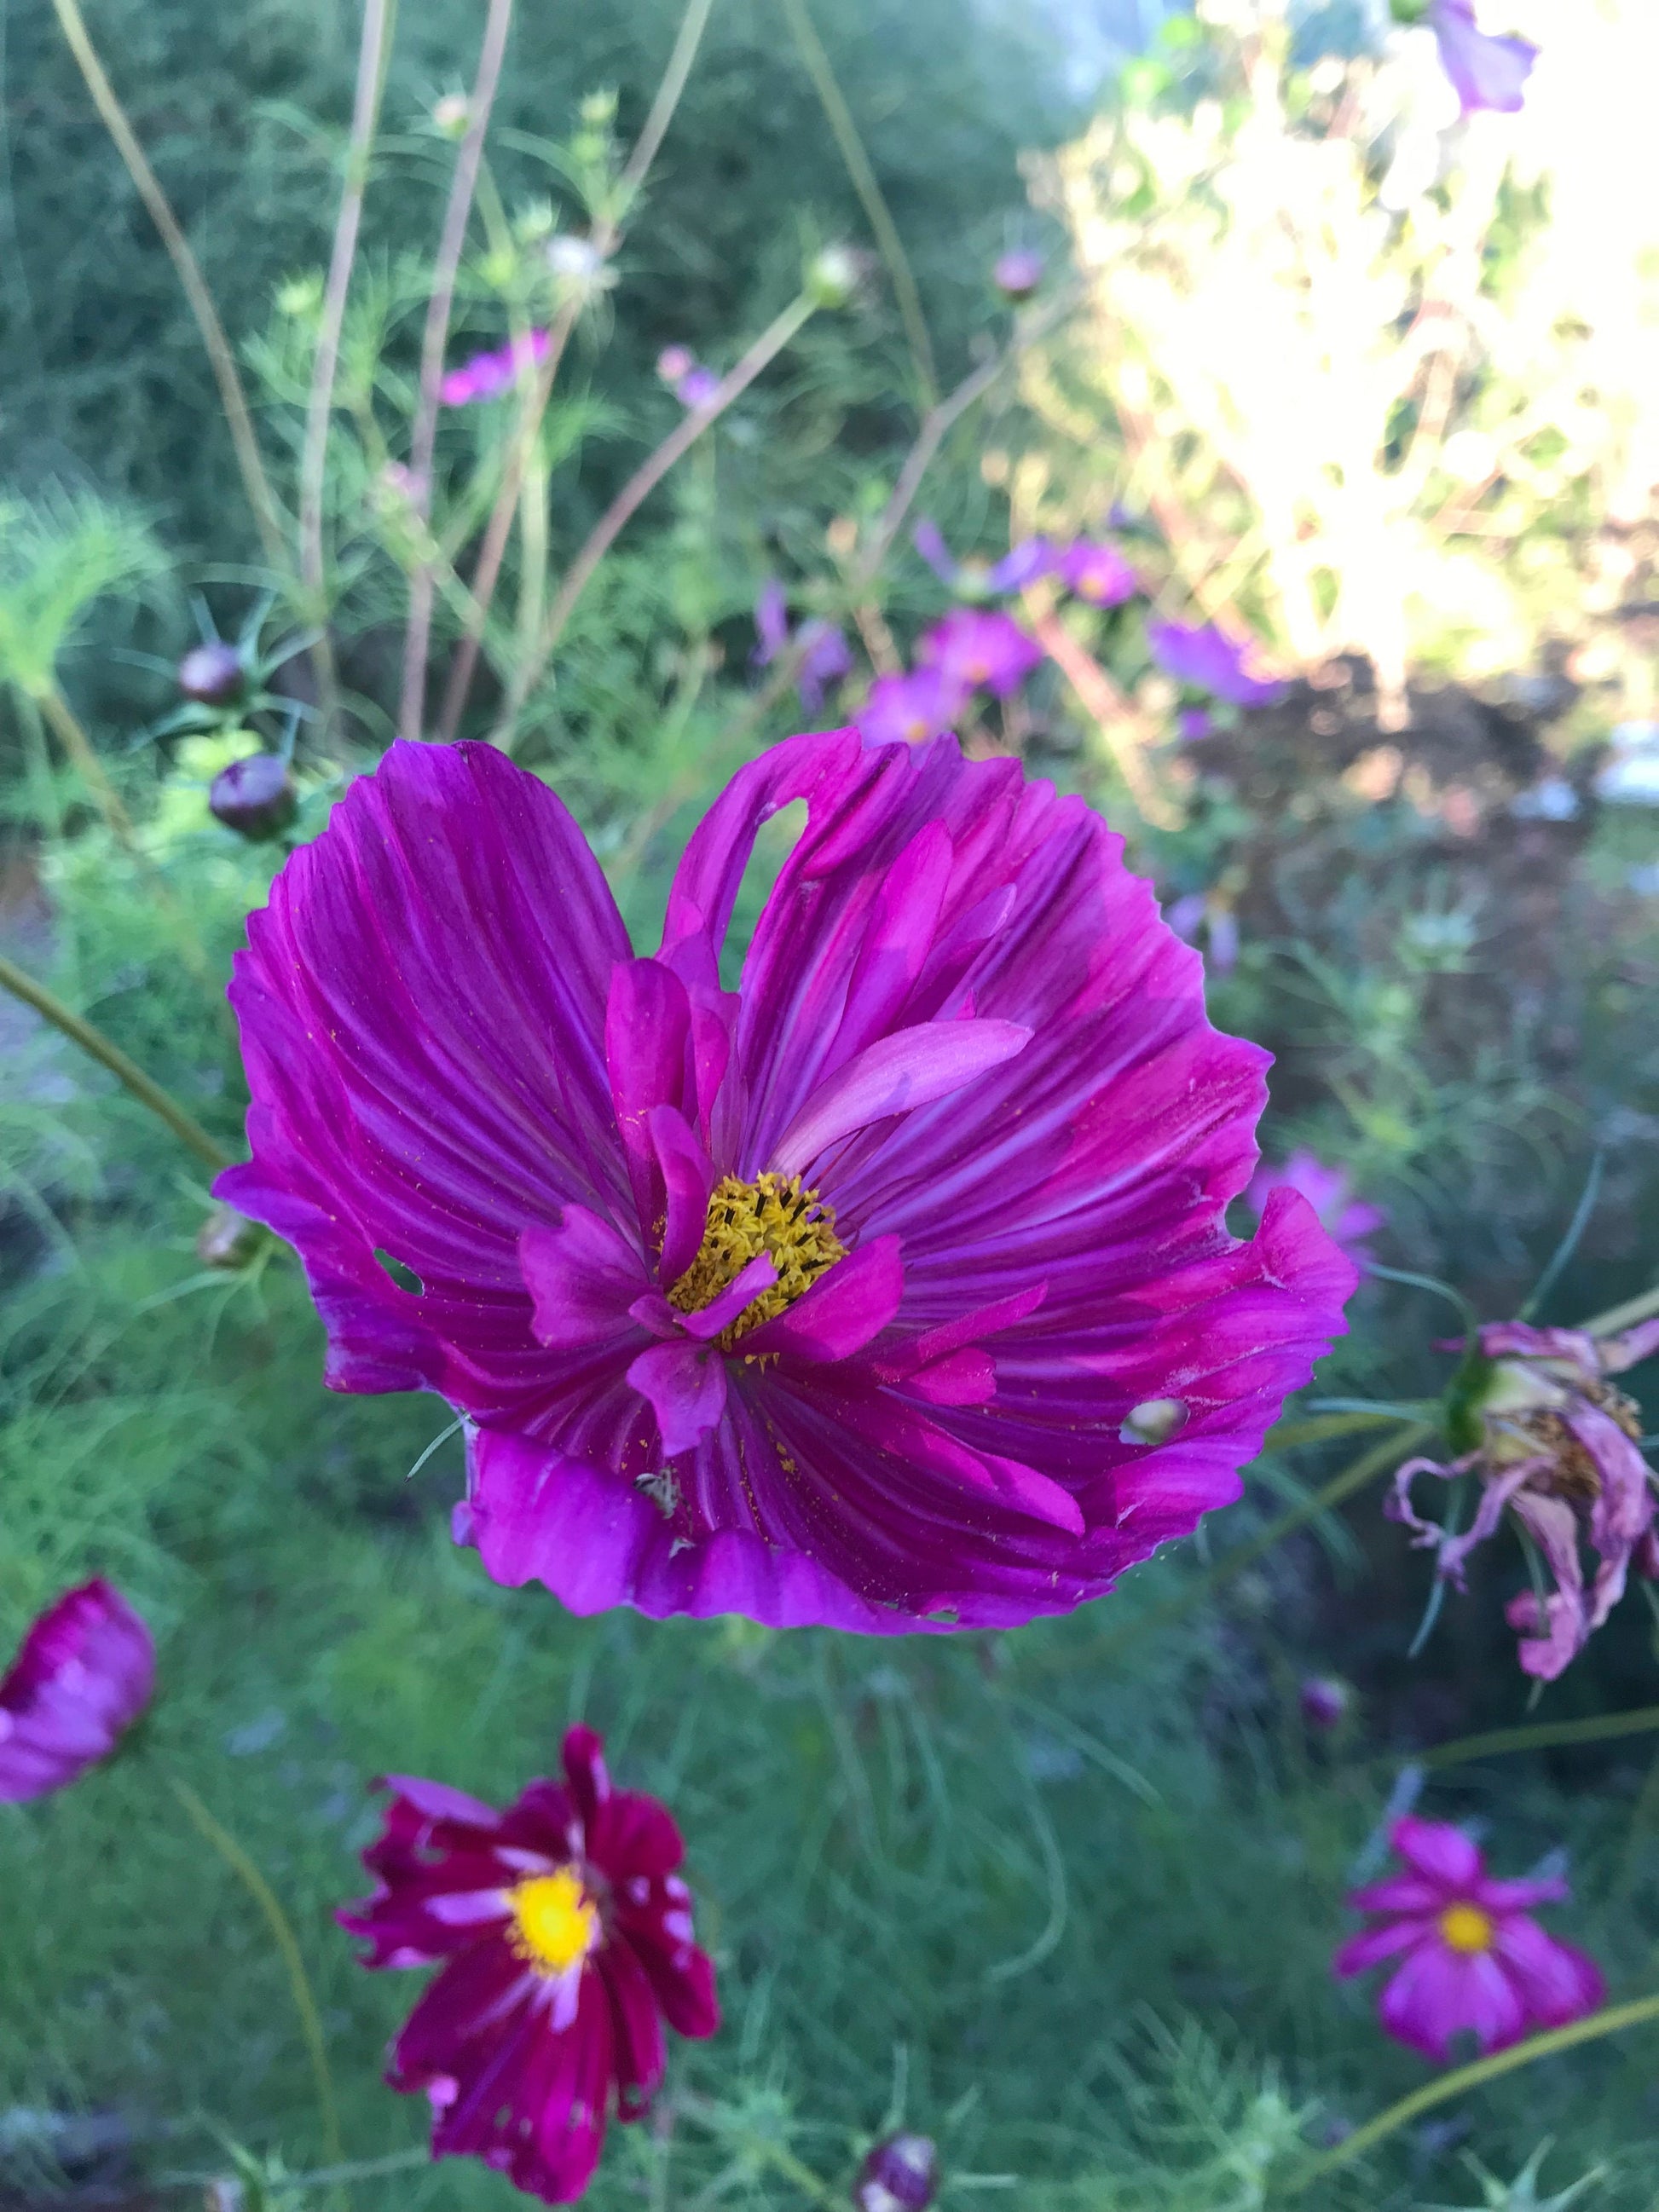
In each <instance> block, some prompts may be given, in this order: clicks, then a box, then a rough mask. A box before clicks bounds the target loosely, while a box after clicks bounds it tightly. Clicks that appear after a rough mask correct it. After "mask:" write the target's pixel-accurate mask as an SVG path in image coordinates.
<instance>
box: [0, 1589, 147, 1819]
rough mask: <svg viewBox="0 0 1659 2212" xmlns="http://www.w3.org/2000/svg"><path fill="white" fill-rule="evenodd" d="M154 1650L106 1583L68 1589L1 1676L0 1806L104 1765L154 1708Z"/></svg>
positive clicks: (144, 1630) (124, 1603)
mask: <svg viewBox="0 0 1659 2212" xmlns="http://www.w3.org/2000/svg"><path fill="white" fill-rule="evenodd" d="M154 1690H155V1645H154V1644H153V1643H152V1642H151V1641H150V1634H149V1629H148V1628H146V1627H145V1626H144V1624H143V1621H142V1620H140V1619H139V1617H138V1615H137V1613H135V1612H134V1611H133V1609H132V1607H131V1606H130V1605H129V1604H128V1603H127V1601H126V1600H125V1598H124V1597H123V1596H122V1595H121V1593H120V1591H119V1590H118V1589H115V1587H114V1586H113V1584H112V1583H106V1582H105V1581H103V1580H102V1579H101V1578H96V1579H94V1580H93V1581H92V1582H89V1583H81V1584H80V1586H79V1587H78V1588H77V1589H72V1590H65V1591H64V1595H63V1596H62V1597H60V1598H59V1599H58V1601H57V1603H56V1604H55V1605H52V1606H51V1607H48V1608H47V1610H46V1612H45V1613H42V1614H41V1616H40V1619H39V1620H37V1621H36V1622H35V1624H34V1626H33V1628H31V1629H30V1631H29V1632H28V1634H27V1636H26V1637H25V1638H23V1642H22V1645H21V1649H20V1650H19V1651H18V1654H17V1656H16V1658H15V1660H14V1661H13V1662H12V1663H11V1666H10V1667H9V1669H8V1670H7V1673H6V1675H5V1678H4V1680H0V1804H13V1805H15V1804H19V1803H21V1802H23V1801H24V1800H25V1799H27V1798H30V1797H44V1796H46V1795H47V1794H48V1793H49V1792H50V1791H52V1790H62V1789H63V1788H64V1786H65V1784H68V1783H70V1782H74V1781H76V1780H77V1779H78V1778H80V1776H82V1774H84V1773H85V1771H86V1770H87V1769H88V1767H89V1766H93V1765H96V1764H97V1762H98V1761H99V1760H100V1759H107V1758H108V1756H109V1754H110V1753H111V1752H112V1751H113V1750H114V1748H115V1747H116V1745H117V1744H118V1742H119V1741H120V1740H121V1738H122V1736H123V1735H125V1733H126V1731H127V1730H128V1729H130V1728H131V1726H132V1723H134V1721H136V1720H137V1717H138V1716H139V1714H140V1713H142V1712H143V1710H144V1708H145V1706H146V1705H148V1704H149V1701H150V1697H151V1694H152V1692H154Z"/></svg>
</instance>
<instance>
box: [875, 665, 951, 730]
mask: <svg viewBox="0 0 1659 2212" xmlns="http://www.w3.org/2000/svg"><path fill="white" fill-rule="evenodd" d="M967 703H968V695H967V693H966V692H965V691H964V690H963V687H962V685H961V684H957V683H954V682H951V681H949V680H947V678H945V672H944V671H943V670H942V669H939V668H916V669H913V670H912V671H910V673H909V674H908V676H878V678H876V680H875V682H874V683H873V684H872V685H871V686H870V696H869V697H868V698H867V699H866V701H865V702H864V707H863V710H862V712H861V713H860V715H859V727H860V730H861V731H862V732H864V734H865V736H866V738H869V739H870V741H871V743H872V744H906V745H919V744H924V743H925V742H926V741H927V739H928V738H937V737H942V736H943V735H944V734H945V732H947V731H948V730H950V729H951V728H952V727H953V726H955V724H956V722H957V719H958V717H959V716H960V714H961V713H962V710H963V708H964V707H965V706H966V705H967Z"/></svg>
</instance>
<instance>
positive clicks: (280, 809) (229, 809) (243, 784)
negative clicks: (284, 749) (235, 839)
mask: <svg viewBox="0 0 1659 2212" xmlns="http://www.w3.org/2000/svg"><path fill="white" fill-rule="evenodd" d="M299 805H300V801H299V795H298V793H296V792H295V788H294V779H293V777H292V776H290V775H289V772H288V763H287V762H286V761H285V760H283V759H282V758H281V757H280V756H279V755H277V754H276V753H250V754H249V755H248V757H247V758H246V760H239V761H232V763H230V766H229V767H228V768H225V769H220V771H219V773H218V775H216V776H215V777H214V779H213V781H212V783H211V784H210V786H209V787H208V812H209V813H210V814H211V815H212V817H213V818H214V819H215V821H216V822H222V823H224V825H225V827H226V829H234V831H235V832H236V834H237V836H239V837H246V838H247V839H248V841H249V842H250V843H252V844H256V845H257V844H261V843H263V842H264V840H265V839H266V838H267V837H275V836H278V835H280V833H281V832H282V831H283V830H284V829H287V827H288V825H289V823H290V822H292V821H293V819H294V817H295V814H296V813H297V811H299Z"/></svg>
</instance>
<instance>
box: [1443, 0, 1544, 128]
mask: <svg viewBox="0 0 1659 2212" xmlns="http://www.w3.org/2000/svg"><path fill="white" fill-rule="evenodd" d="M1428 21H1429V24H1430V27H1431V28H1432V30H1433V32H1434V35H1435V38H1436V40H1437V42H1438V45H1439V47H1440V63H1441V67H1442V68H1443V70H1445V72H1446V75H1447V76H1449V78H1450V79H1451V82H1452V88H1453V90H1454V91H1455V93H1456V94H1457V97H1458V99H1459V100H1461V101H1462V107H1463V112H1464V114H1465V115H1469V114H1472V113H1474V111H1475V110H1476V109H1477V108H1483V107H1484V108H1493V109H1496V110H1497V111H1498V112H1499V113H1500V114H1504V115H1513V114H1515V113H1516V111H1517V110H1518V109H1519V108H1520V106H1522V100H1523V98H1524V88H1525V86H1526V82H1527V79H1528V76H1530V74H1531V72H1532V65H1533V64H1534V62H1535V61H1536V60H1537V58H1538V49H1537V47H1536V46H1533V45H1532V44H1531V43H1530V42H1529V41H1528V40H1526V39H1516V38H1498V37H1496V36H1494V35H1493V34H1492V33H1489V32H1486V31H1478V30H1477V29H1476V28H1475V25H1474V0H1431V5H1430V8H1429V12H1428Z"/></svg>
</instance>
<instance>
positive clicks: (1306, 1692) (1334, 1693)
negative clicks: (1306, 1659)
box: [1300, 1674, 1352, 1729]
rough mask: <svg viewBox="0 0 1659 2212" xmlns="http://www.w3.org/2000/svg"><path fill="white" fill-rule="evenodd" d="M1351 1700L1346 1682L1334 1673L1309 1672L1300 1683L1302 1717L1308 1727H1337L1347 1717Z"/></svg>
mask: <svg viewBox="0 0 1659 2212" xmlns="http://www.w3.org/2000/svg"><path fill="white" fill-rule="evenodd" d="M1300 1703H1301V1706H1302V1717H1303V1719H1304V1721H1306V1722H1307V1723H1308V1725H1309V1727H1310V1728H1316V1729H1334V1728H1335V1727H1337V1726H1338V1725H1339V1724H1340V1723H1341V1722H1343V1721H1345V1720H1346V1718H1347V1717H1348V1707H1349V1705H1350V1704H1351V1703H1352V1698H1351V1696H1350V1694H1349V1691H1348V1686H1347V1684H1346V1682H1339V1681H1338V1680H1337V1679H1336V1677H1335V1675H1334V1674H1311V1675H1310V1676H1309V1678H1308V1680H1306V1681H1305V1682H1304V1684H1303V1685H1302V1695H1301V1699H1300Z"/></svg>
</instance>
